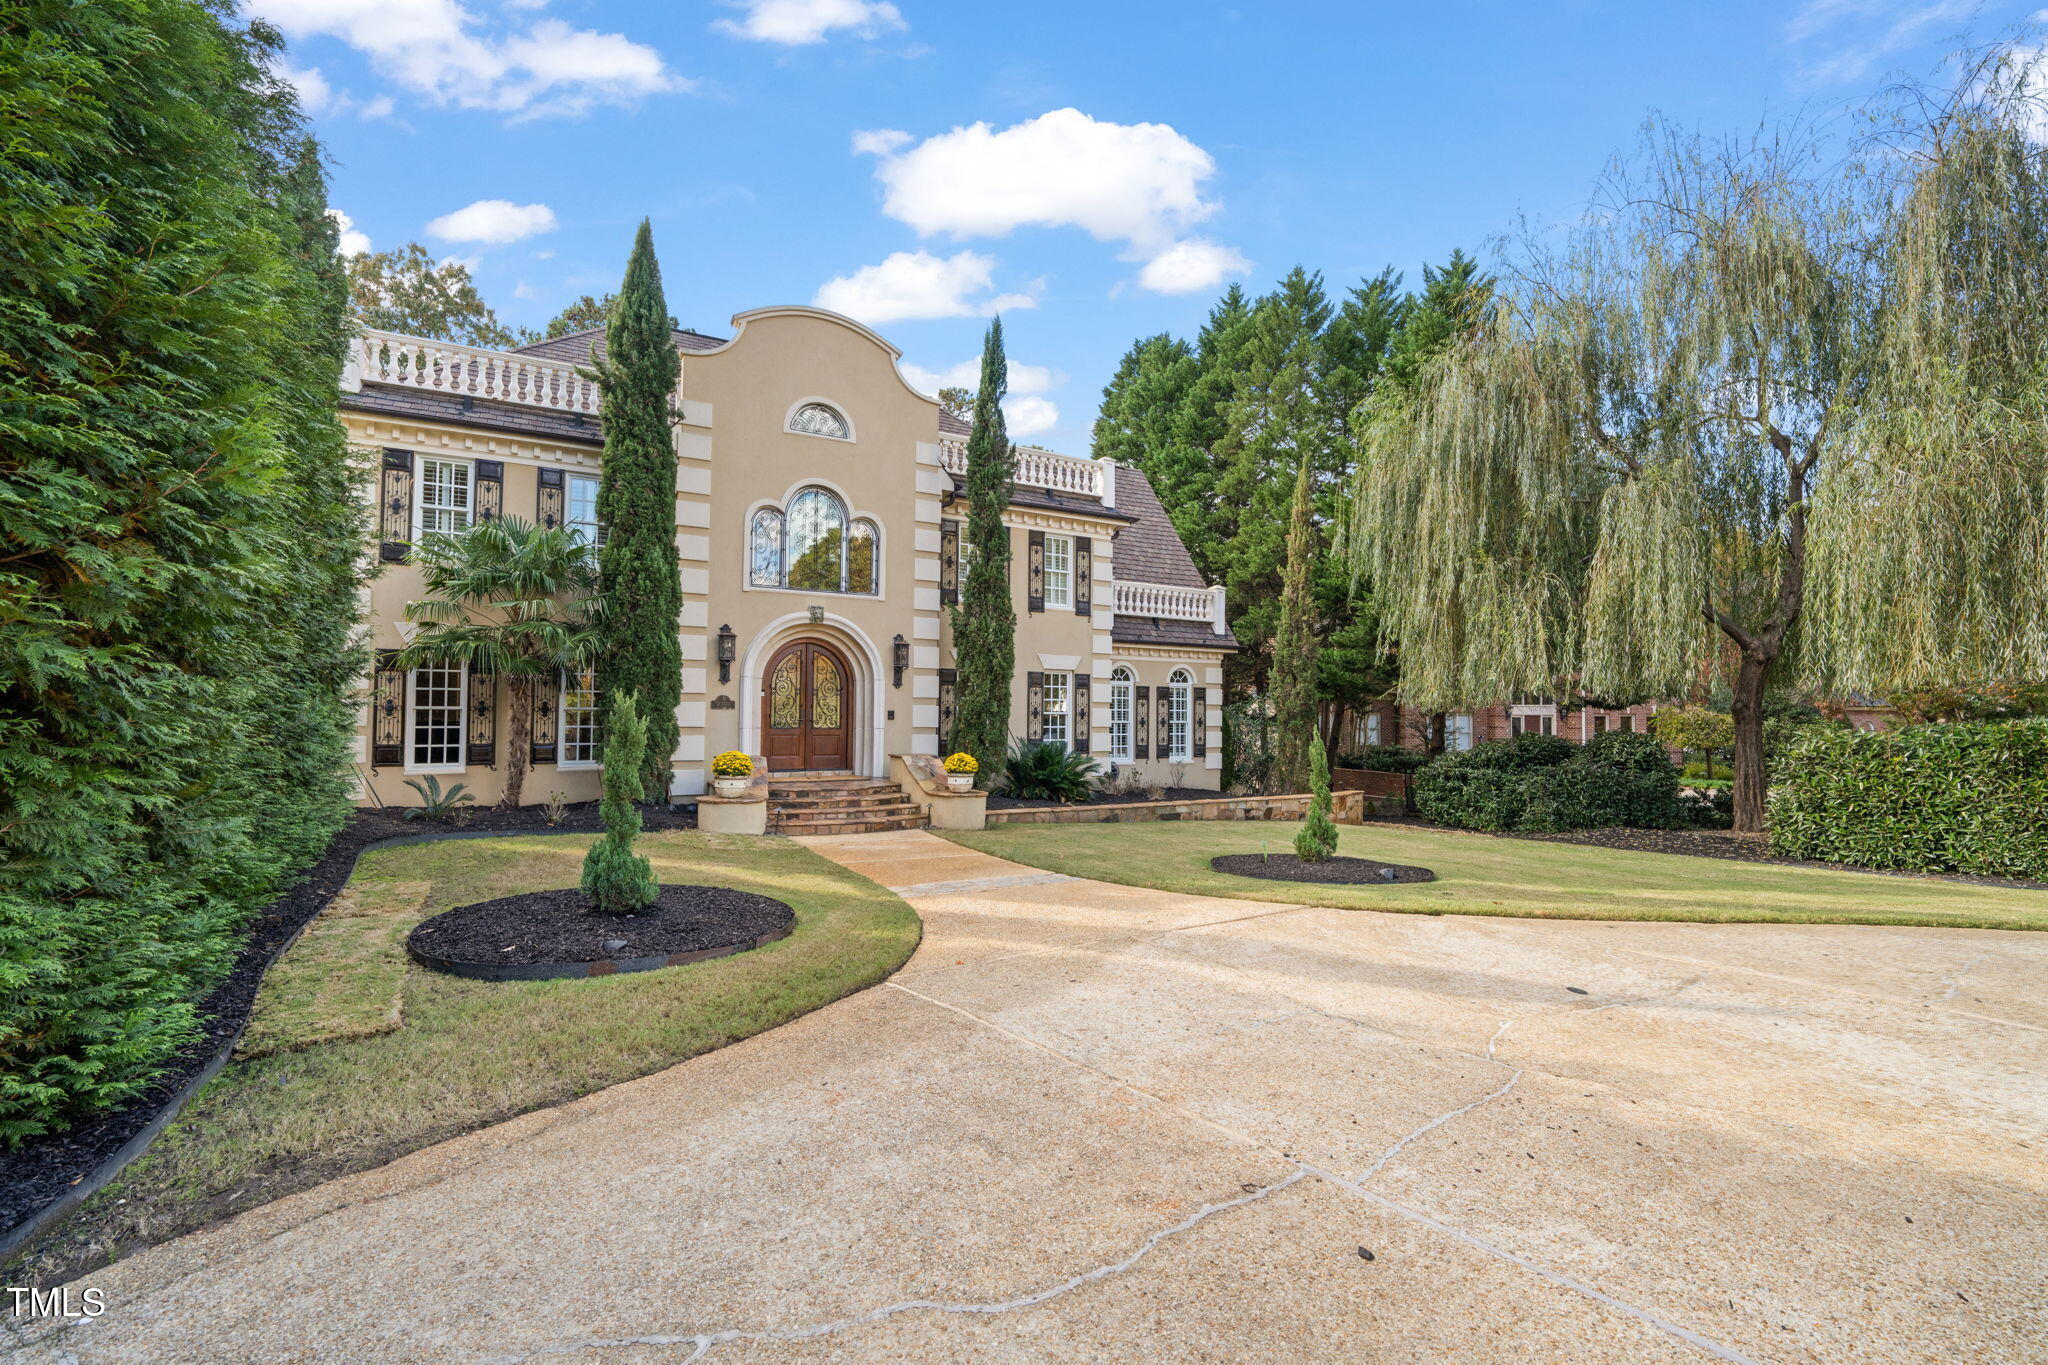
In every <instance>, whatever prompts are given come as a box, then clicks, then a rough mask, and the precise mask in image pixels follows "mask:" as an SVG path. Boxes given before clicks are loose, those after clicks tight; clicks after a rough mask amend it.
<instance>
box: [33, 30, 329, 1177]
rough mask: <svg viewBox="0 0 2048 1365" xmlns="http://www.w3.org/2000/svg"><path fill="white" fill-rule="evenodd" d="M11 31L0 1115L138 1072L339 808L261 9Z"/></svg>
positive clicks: (323, 604) (315, 475)
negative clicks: (253, 27)
mask: <svg viewBox="0 0 2048 1365" xmlns="http://www.w3.org/2000/svg"><path fill="white" fill-rule="evenodd" d="M231 12H232V11H231V10H230V9H229V7H226V6H217V5H198V4H192V3H189V2H188V0H96V3H93V4H89V5H79V4H70V3H64V2H63V0H26V3H20V4H16V5H13V6H10V8H9V17H8V21H7V24H6V36H5V38H0V90H5V91H6V92H7V93H6V95H5V97H4V98H5V103H6V106H7V115H6V124H7V128H8V135H7V137H5V138H4V139H0V241H4V242H5V243H6V244H7V245H6V249H5V253H4V255H5V260H6V265H5V284H4V286H0V291H4V296H5V305H4V307H0V356H5V357H7V358H8V360H7V363H5V364H0V525H4V526H5V527H6V535H7V551H6V553H5V555H4V556H0V620H4V621H5V622H6V625H5V628H4V629H0V868H4V872H0V886H4V890H0V1142H17V1141H19V1140H21V1139H23V1138H25V1137H30V1136H33V1135H36V1134H38V1133H44V1132H48V1131H51V1130H54V1129H57V1128H61V1127H63V1126H65V1125H67V1124H69V1123H71V1122H73V1121H75V1120H76V1119H77V1118H78V1117H80V1116H81V1115H83V1114H85V1113H88V1112H90V1111H92V1110H95V1109H102V1108H105V1107H107V1106H109V1105H112V1104H116V1103H119V1102H120V1101H122V1100H124V1099H127V1098H130V1097H131V1096H133V1095H134V1094H135V1093H137V1092H138V1091H139V1090H141V1089H142V1088H143V1087H144V1086H146V1085H147V1084H148V1083H149V1081H150V1079H151V1077H152V1076H153V1075H154V1074H155V1073H156V1071H157V1070H158V1069H159V1068H160V1065H161V1063H162V1062H163V1061H164V1059H165V1058H166V1057H167V1056H168V1055H169V1054H171V1053H172V1052H174V1051H176V1050H177V1049H178V1048H179V1047H180V1046H182V1045H184V1044H185V1043H188V1042H190V1041H191V1040H192V1039H193V1038H194V1037H195V1036H196V1032H197V1023H198V1019H197V1003H198V1002H199V1001H201V1000H202V999H203V998H204V996H205V993H206V992H207V990H208V989H209V988H210V987H211V986H212V985H214V984H215V983H216V982H218V980H219V979H220V977H221V976H222V975H223V974H224V973H225V971H226V970H227V968H228V967H229V966H230V964H231V963H232V961H233V957H234V952H235V949H236V946H237V944H238V942H239V931H240V929H241V927H242V925H243V924H244V922H245V921H246V919H247V917H248V915H249V914H250V913H251V912H252V911H253V910H254V909H255V908H256V907H258V906H259V905H261V904H262V903H263V902H264V901H265V900H266V899H268V898H269V897H270V896H271V895H272V894H274V892H275V890H276V888H277V886H278V883H279V881H280V880H281V878H283V877H284V876H285V875H287V874H288V873H289V872H290V871H291V870H292V869H294V868H296V867H300V866H303V865H304V864H305V863H307V862H309V861H310V860H312V859H313V858H315V857H316V856H318V854H319V852H320V850H321V848H322V847H323V846H324V845H325V844H326V842H327V840H328V838H329V837H330V836H331V835H332V834H333V832H334V830H335V829H336V828H338V827H339V826H340V824H341V822H342V821H343V820H344V819H346V818H347V813H348V790H347V776H348V771H349V744H350V741H351V739H352V736H353V728H354V716H355V708H354V706H353V704H352V703H351V702H349V701H348V700H347V696H348V691H349V689H350V688H351V687H352V686H353V685H354V682H355V679H356V676H357V674H358V672H359V668H360V662H361V660H360V654H359V651H358V649H357V646H356V644H355V642H354V640H353V639H352V635H353V631H354V627H355V616H356V609H355V593H356V589H357V585H358V581H359V579H358V574H359V569H358V565H359V564H360V563H361V555H360V551H361V544H362V542H361V533H360V529H359V520H360V517H361V510H360V500H359V498H358V497H357V496H356V494H355V493H354V485H353V482H352V477H353V476H352V473H351V468H350V465H349V462H348V455H347V450H346V445H345V441H344V438H343V433H342V431H341V428H340V425H339V423H338V422H337V420H336V418H335V413H334V397H335V392H336V389H337V386H338V383H339V379H340V374H341V363H342V353H343V348H344V335H343V310H344V307H345V296H344V293H343V290H342V286H341V275H340V271H339V266H338V264H337V262H336V258H335V254H334V234H335V228H334V225H333V223H332V222H330V221H329V220H328V219H327V218H326V216H325V213H326V201H325V189H324V181H323V177H322V174H321V171H320V160H319V154H318V150H317V148H315V147H313V146H312V145H311V144H310V143H309V142H308V141H306V140H305V138H304V134H303V125H302V123H301V121H300V119H299V116H298V112H297V110H296V108H295V106H294V105H293V102H292V96H291V94H290V92H289V87H288V86H285V85H284V84H283V83H282V82H280V81H278V80H277V79H276V78H275V77H274V76H272V75H271V74H269V71H268V70H267V67H268V66H269V64H270V63H271V62H272V61H273V60H274V59H275V58H276V57H277V55H278V54H277V51H276V44H275V42H274V35H269V36H265V35H260V34H251V33H248V32H242V31H237V30H234V29H231V28H230V27H228V26H226V25H225V24H224V23H223V22H222V19H221V17H220V16H222V15H225V14H229V13H231Z"/></svg>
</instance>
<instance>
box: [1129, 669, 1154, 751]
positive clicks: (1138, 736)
mask: <svg viewBox="0 0 2048 1365" xmlns="http://www.w3.org/2000/svg"><path fill="white" fill-rule="evenodd" d="M1150 757H1152V689H1151V688H1149V687H1133V688H1132V689H1131V761H1132V762H1142V761H1144V760H1145V759H1148V758H1150Z"/></svg>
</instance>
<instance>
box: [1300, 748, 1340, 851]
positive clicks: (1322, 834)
mask: <svg viewBox="0 0 2048 1365" xmlns="http://www.w3.org/2000/svg"><path fill="white" fill-rule="evenodd" d="M1308 782H1309V790H1310V791H1312V792H1314V793H1315V797H1314V799H1313V800H1311V801H1310V802H1309V803H1308V819H1306V820H1304V821H1302V824H1301V833H1299V834H1297V835H1295V836H1294V856H1295V857H1297V858H1299V859H1301V860H1302V861H1303V862H1305V863H1319V862H1322V861H1323V860H1324V859H1325V858H1327V857H1329V856H1330V855H1331V854H1332V853H1335V852H1336V851H1337V826H1336V825H1334V824H1332V823H1331V822H1330V756H1329V754H1328V753H1326V752H1325V751H1324V749H1323V737H1322V736H1321V735H1317V736H1316V737H1315V739H1314V740H1313V741H1312V742H1311V743H1310V745H1309V751H1308Z"/></svg>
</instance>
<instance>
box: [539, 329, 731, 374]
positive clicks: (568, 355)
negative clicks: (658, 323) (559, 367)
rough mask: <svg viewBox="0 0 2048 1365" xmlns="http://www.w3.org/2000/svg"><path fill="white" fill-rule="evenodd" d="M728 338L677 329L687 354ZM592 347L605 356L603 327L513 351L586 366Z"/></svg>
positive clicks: (678, 340) (679, 342) (680, 345)
mask: <svg viewBox="0 0 2048 1365" xmlns="http://www.w3.org/2000/svg"><path fill="white" fill-rule="evenodd" d="M725 340H726V339H725V338H723V337H708V336H705V335H703V334H702V333H699V332H692V331H690V330H688V329H687V328H679V329H677V331H676V349H678V350H680V351H682V352H684V353H685V354H687V353H689V352H691V351H715V350H717V349H718V348H719V347H720V346H723V345H725ZM592 346H596V347H597V358H598V359H599V360H602V359H604V328H602V327H586V328H584V329H583V330H582V331H580V332H571V333H569V334H568V335H567V336H559V337H551V338H550V339H548V340H546V341H536V342H533V343H531V344H530V345H526V346H514V347H513V348H512V350H513V351H514V352H515V353H516V354H518V355H534V356H539V357H540V358H541V359H543V360H566V361H569V362H570V363H571V364H575V365H587V364H589V363H590V348H591V347H592Z"/></svg>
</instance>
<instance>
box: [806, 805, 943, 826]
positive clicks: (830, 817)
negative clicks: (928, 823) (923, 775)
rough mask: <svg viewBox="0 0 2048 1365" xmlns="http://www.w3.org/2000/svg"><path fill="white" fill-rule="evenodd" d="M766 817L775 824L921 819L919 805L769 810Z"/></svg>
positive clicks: (922, 810) (921, 809)
mask: <svg viewBox="0 0 2048 1365" xmlns="http://www.w3.org/2000/svg"><path fill="white" fill-rule="evenodd" d="M768 819H769V821H770V822H772V823H777V824H784V825H787V824H802V825H848V824H854V825H857V824H859V823H860V822H861V821H863V820H922V819H924V809H923V808H922V807H920V806H896V807H892V808H890V809H887V810H826V811H802V810H771V811H769V812H768Z"/></svg>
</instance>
